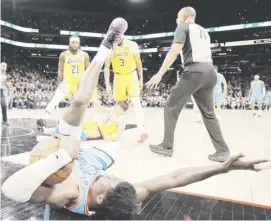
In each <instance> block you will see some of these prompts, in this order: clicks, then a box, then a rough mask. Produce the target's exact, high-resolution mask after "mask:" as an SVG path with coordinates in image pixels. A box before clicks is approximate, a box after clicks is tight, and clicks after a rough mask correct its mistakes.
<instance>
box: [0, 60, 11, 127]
mask: <svg viewBox="0 0 271 221" xmlns="http://www.w3.org/2000/svg"><path fill="white" fill-rule="evenodd" d="M6 71H7V64H6V63H5V62H2V63H1V75H0V93H1V109H2V124H3V125H5V126H9V124H8V117H7V102H6V97H5V94H4V88H5V87H7V88H8V85H7V82H6V79H7V76H6Z"/></svg>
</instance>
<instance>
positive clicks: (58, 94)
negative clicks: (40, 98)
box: [46, 82, 66, 117]
mask: <svg viewBox="0 0 271 221" xmlns="http://www.w3.org/2000/svg"><path fill="white" fill-rule="evenodd" d="M65 96H66V95H65V93H64V82H61V83H60V85H59V86H58V87H57V89H56V91H55V94H54V96H53V98H52V100H50V102H49V103H48V104H47V106H46V112H47V116H46V117H48V116H49V115H50V114H51V113H52V112H53V110H54V109H55V107H56V106H57V105H58V104H59V102H60V101H62V100H63V99H64V98H65Z"/></svg>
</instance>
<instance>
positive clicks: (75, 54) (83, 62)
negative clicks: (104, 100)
mask: <svg viewBox="0 0 271 221" xmlns="http://www.w3.org/2000/svg"><path fill="white" fill-rule="evenodd" d="M80 47H81V46H80V38H79V37H78V36H71V37H70V40H69V49H68V50H66V51H64V52H62V53H61V54H60V56H59V63H58V83H59V86H58V88H57V89H56V91H55V94H54V97H53V98H52V100H51V101H50V102H49V103H48V105H47V107H46V110H45V116H46V117H45V118H48V116H49V115H50V114H51V113H52V111H53V110H54V109H55V107H56V106H57V105H58V104H59V102H60V101H62V100H63V99H64V98H65V97H68V98H70V97H73V96H74V95H75V93H76V91H77V88H78V83H79V80H80V78H81V76H82V74H83V72H84V71H85V70H86V69H87V68H88V66H89V55H88V53H87V52H84V51H82V50H81V48H80ZM96 94H97V89H95V91H94V97H93V99H95V96H96ZM37 125H38V129H39V130H41V131H42V130H43V127H44V126H45V125H46V120H45V119H39V120H38V121H37Z"/></svg>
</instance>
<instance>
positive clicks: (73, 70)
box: [72, 65, 79, 74]
mask: <svg viewBox="0 0 271 221" xmlns="http://www.w3.org/2000/svg"><path fill="white" fill-rule="evenodd" d="M72 74H79V66H78V65H72Z"/></svg>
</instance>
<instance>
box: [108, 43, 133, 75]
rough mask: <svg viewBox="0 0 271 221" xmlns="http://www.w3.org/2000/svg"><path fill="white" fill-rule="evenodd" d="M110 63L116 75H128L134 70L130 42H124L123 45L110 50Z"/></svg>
mask: <svg viewBox="0 0 271 221" xmlns="http://www.w3.org/2000/svg"><path fill="white" fill-rule="evenodd" d="M111 63H112V67H113V71H114V72H115V73H116V74H128V73H130V72H132V71H134V70H135V69H136V61H135V58H134V53H133V48H132V42H131V41H129V40H124V43H123V45H121V46H118V47H116V48H115V49H113V50H112V55H111Z"/></svg>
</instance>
